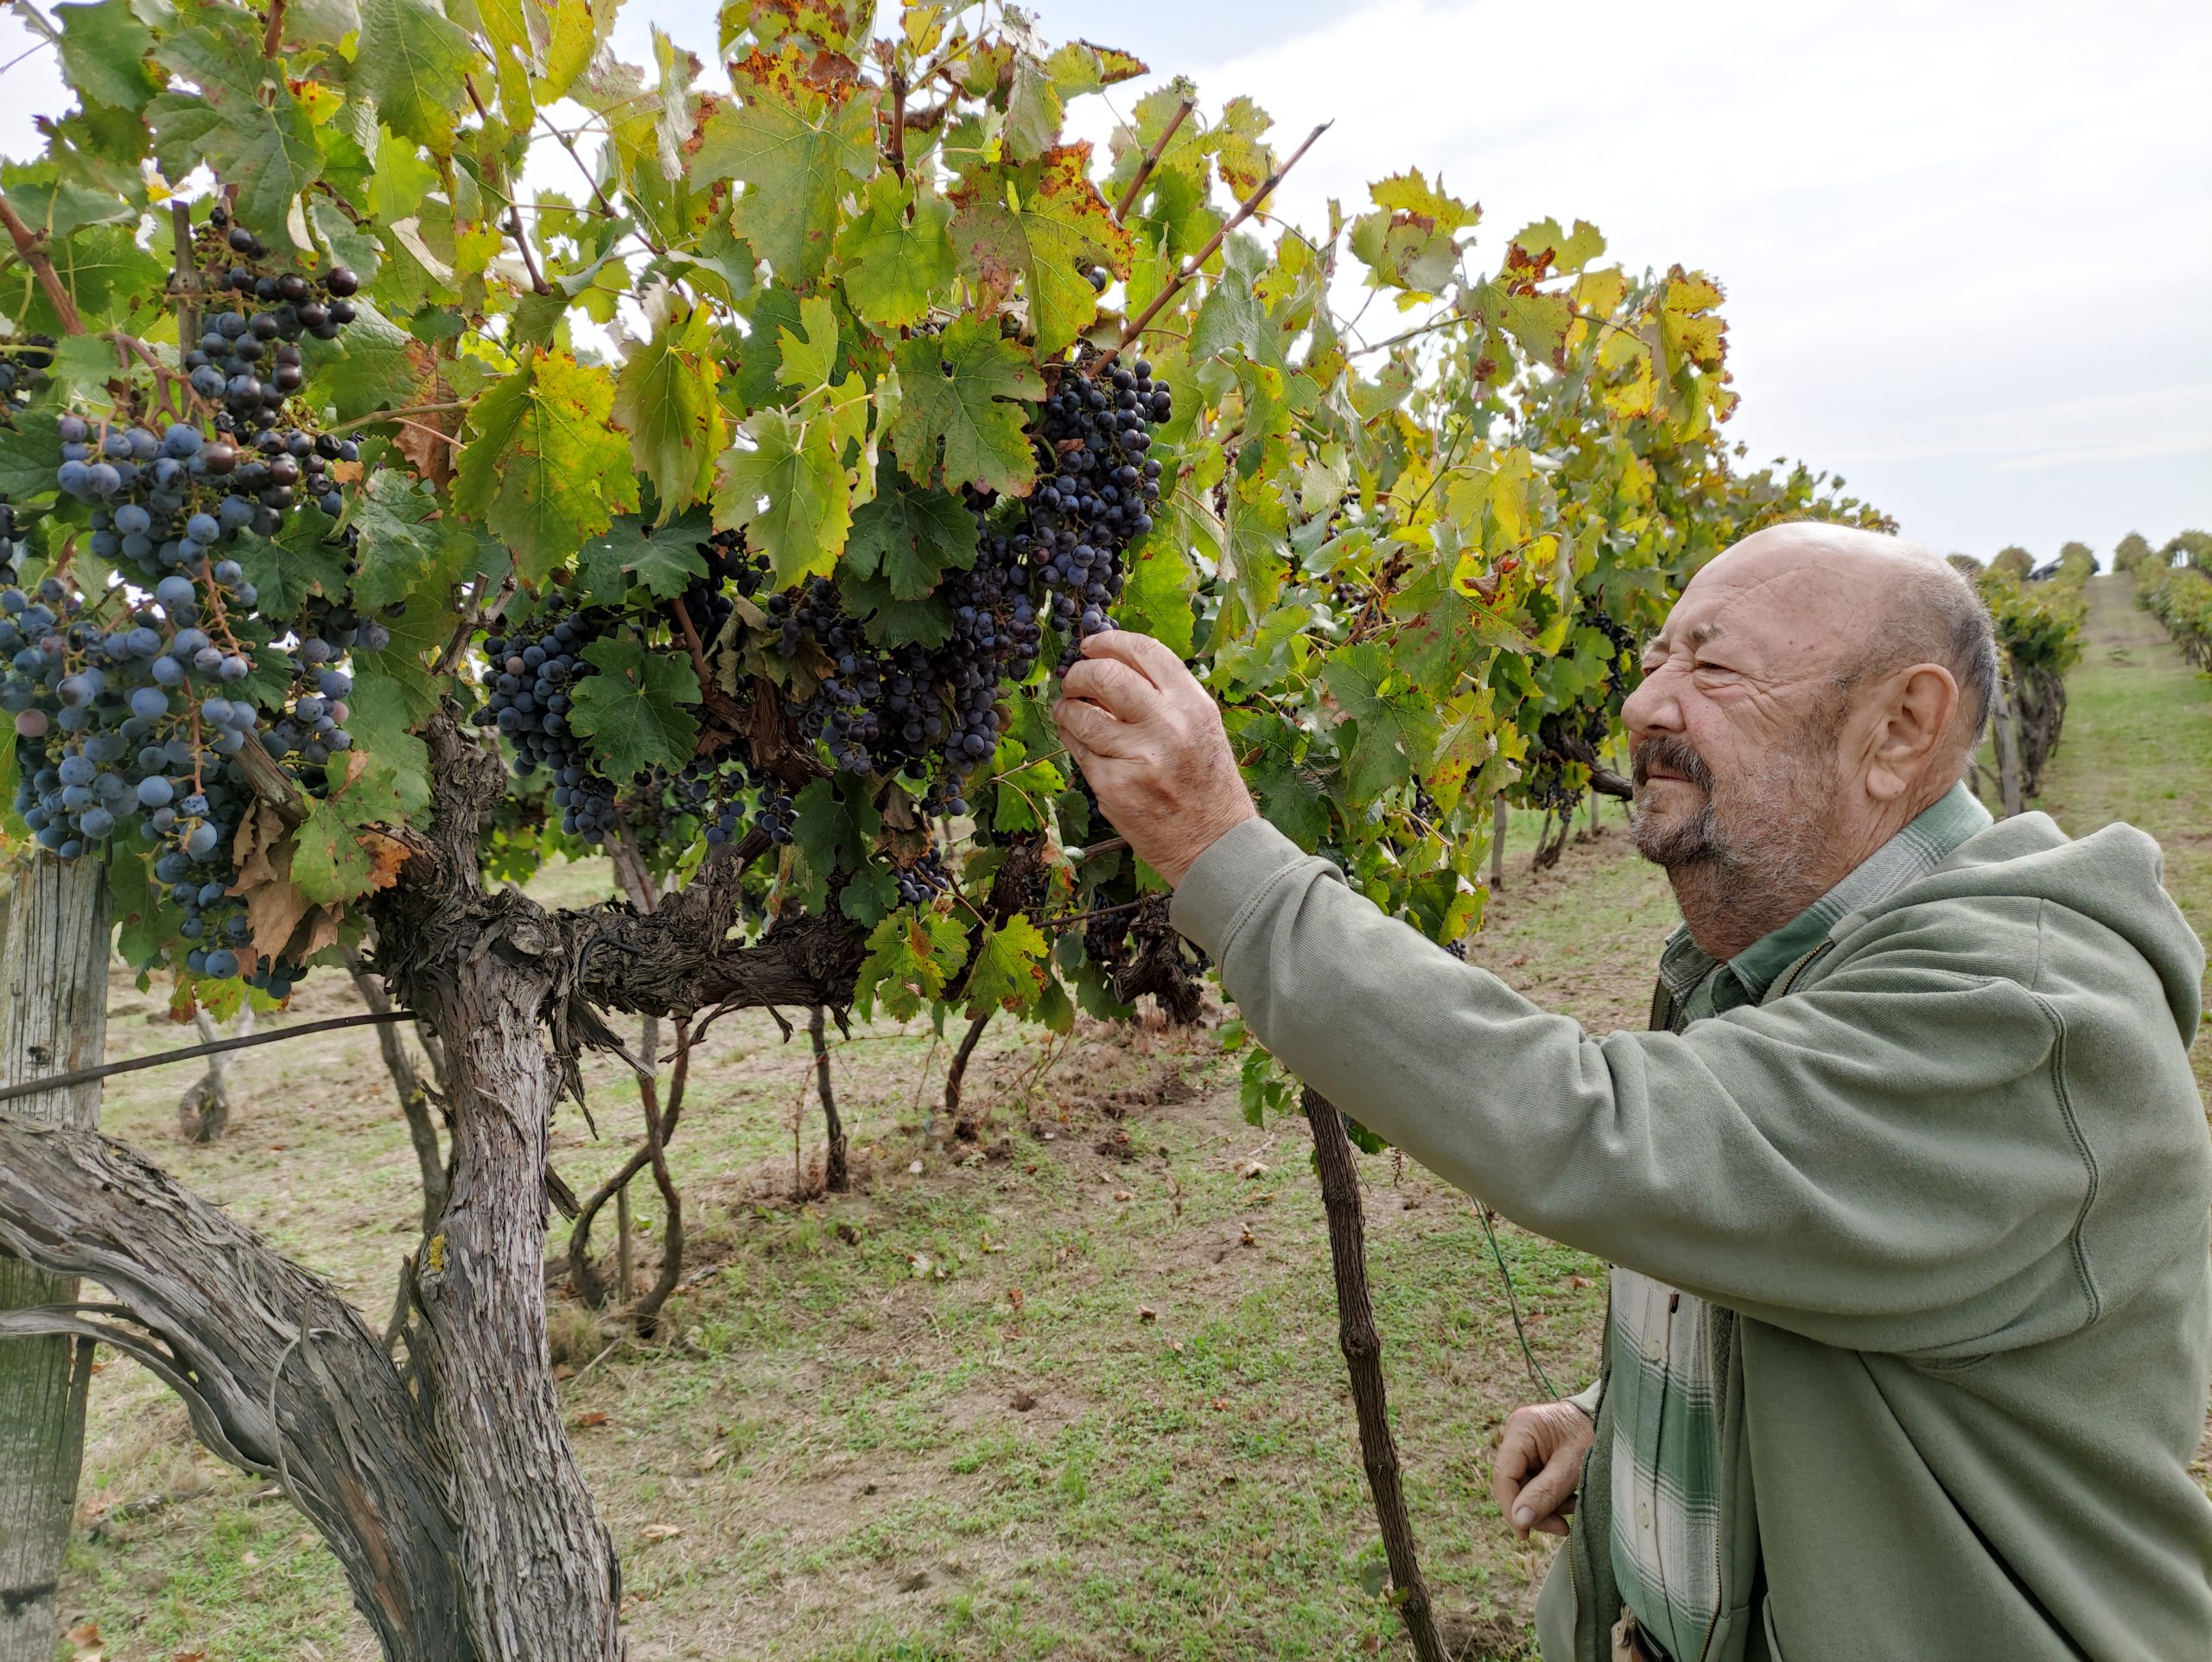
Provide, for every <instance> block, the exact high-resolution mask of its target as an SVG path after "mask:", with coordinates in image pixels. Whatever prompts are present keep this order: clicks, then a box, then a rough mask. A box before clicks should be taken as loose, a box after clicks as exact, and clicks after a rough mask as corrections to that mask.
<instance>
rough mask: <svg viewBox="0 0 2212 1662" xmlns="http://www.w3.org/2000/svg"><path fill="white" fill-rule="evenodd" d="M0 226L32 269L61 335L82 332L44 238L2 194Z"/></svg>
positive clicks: (81, 323)
mask: <svg viewBox="0 0 2212 1662" xmlns="http://www.w3.org/2000/svg"><path fill="white" fill-rule="evenodd" d="M0 225H5V226H7V227H8V235H9V236H10V238H11V239H13V240H14V242H15V245H16V253H17V254H19V255H21V256H22V261H23V264H26V265H28V266H29V267H30V268H31V275H32V276H34V277H36V278H37V279H38V286H39V287H40V288H41V289H43V290H46V297H47V299H48V301H49V302H52V303H53V306H54V315H55V316H56V317H58V318H59V319H60V321H61V332H62V333H63V334H83V333H84V332H85V319H84V316H83V315H82V314H81V313H79V311H78V309H77V302H76V301H75V300H74V299H73V298H72V297H71V296H70V293H69V290H67V288H65V287H63V286H62V282H61V278H60V274H59V273H57V272H56V271H54V262H53V261H52V260H51V259H49V258H47V252H46V239H45V238H44V237H42V236H41V235H40V234H39V233H38V232H35V231H33V230H32V229H31V228H30V226H27V225H25V224H24V223H23V220H22V215H21V214H19V213H16V207H15V204H14V203H12V202H10V201H9V200H8V199H7V198H6V197H5V196H0Z"/></svg>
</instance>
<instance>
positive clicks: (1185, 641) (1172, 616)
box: [1115, 526, 1198, 658]
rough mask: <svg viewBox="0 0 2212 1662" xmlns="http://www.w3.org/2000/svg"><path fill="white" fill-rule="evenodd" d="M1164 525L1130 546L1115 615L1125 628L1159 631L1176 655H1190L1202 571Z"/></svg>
mask: <svg viewBox="0 0 2212 1662" xmlns="http://www.w3.org/2000/svg"><path fill="white" fill-rule="evenodd" d="M1160 529H1161V528H1160V527H1157V526H1155V527H1154V529H1153V530H1152V531H1149V532H1146V533H1145V534H1144V536H1143V537H1142V538H1139V539H1138V541H1137V544H1136V545H1135V547H1133V548H1132V549H1130V551H1129V569H1128V578H1127V580H1126V582H1125V583H1124V584H1123V586H1122V601H1121V605H1120V606H1119V608H1117V609H1116V613H1115V617H1116V621H1118V622H1119V623H1120V624H1121V625H1122V627H1123V628H1125V629H1135V630H1139V631H1141V633H1143V634H1148V635H1152V636H1154V637H1156V638H1157V639H1158V640H1160V641H1161V642H1163V643H1164V644H1165V645H1166V646H1167V647H1168V648H1169V649H1170V650H1171V651H1173V653H1174V654H1175V655H1176V657H1178V658H1188V657H1189V656H1190V655H1191V643H1192V635H1193V634H1194V632H1195V630H1196V627H1197V618H1196V617H1195V616H1194V615H1193V614H1192V609H1191V597H1192V595H1195V594H1196V593H1197V592H1198V573H1197V572H1196V571H1195V570H1192V565H1191V559H1190V556H1189V555H1188V554H1187V553H1185V551H1184V550H1183V548H1182V547H1181V546H1180V545H1179V544H1177V543H1176V542H1175V541H1174V539H1173V538H1172V537H1167V536H1163V535H1161V534H1160Z"/></svg>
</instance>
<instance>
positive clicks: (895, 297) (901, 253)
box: [837, 173, 958, 329]
mask: <svg viewBox="0 0 2212 1662" xmlns="http://www.w3.org/2000/svg"><path fill="white" fill-rule="evenodd" d="M910 208H911V209H912V218H911V219H909V218H908V210H909V209H910ZM951 223H952V204H951V203H950V202H948V201H945V200H944V198H943V197H942V196H937V195H931V194H919V195H918V194H916V192H915V189H914V187H913V185H912V183H911V182H901V181H900V180H899V176H898V175H896V174H892V173H881V174H878V175H876V176H875V177H874V179H873V180H871V181H869V182H868V202H867V206H866V207H865V208H863V209H862V211H861V213H860V214H859V215H858V216H857V217H856V218H855V219H854V220H851V221H849V223H848V224H847V225H846V226H845V228H844V229H843V230H842V231H841V232H838V233H837V262H838V265H839V268H840V269H839V271H838V276H839V277H840V278H841V279H842V281H843V283H844V285H845V297H846V298H847V299H848V300H849V301H850V302H852V306H853V310H854V311H855V312H856V313H858V314H859V315H860V316H861V317H862V318H864V319H865V320H867V321H868V322H870V323H874V324H876V325H878V326H879V327H880V328H890V329H899V328H906V327H907V326H908V325H910V324H913V323H918V322H921V321H922V319H923V318H924V317H925V316H927V315H929V309H930V302H931V298H932V297H933V296H937V295H938V294H941V293H942V292H944V290H945V288H946V286H947V285H948V284H950V283H951V281H952V278H953V276H954V273H955V272H956V271H957V269H958V268H957V264H956V262H955V260H954V258H953V253H952V239H951V238H950V236H949V235H948V234H946V230H945V227H946V226H949V225H950V224H951Z"/></svg>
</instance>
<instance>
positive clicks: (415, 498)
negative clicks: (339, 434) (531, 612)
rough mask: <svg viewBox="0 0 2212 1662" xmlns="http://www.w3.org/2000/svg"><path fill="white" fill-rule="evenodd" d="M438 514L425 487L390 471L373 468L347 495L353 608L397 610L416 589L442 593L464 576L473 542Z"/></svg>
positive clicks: (435, 502)
mask: <svg viewBox="0 0 2212 1662" xmlns="http://www.w3.org/2000/svg"><path fill="white" fill-rule="evenodd" d="M438 513H439V506H438V500H437V494H436V492H435V491H434V490H433V489H432V488H431V487H430V486H429V483H428V482H427V481H418V480H416V479H414V478H413V477H411V476H410V475H409V474H404V473H402V472H401V471H399V470H398V469H397V468H378V469H377V471H376V472H374V473H372V474H370V475H369V477H368V480H367V482H366V484H365V486H364V487H363V488H361V489H360V490H358V491H356V492H354V493H353V498H352V515H353V517H352V520H351V523H352V525H353V529H354V530H355V531H356V532H359V541H358V543H357V544H356V548H355V568H354V572H353V603H354V604H355V605H356V606H358V607H359V608H361V609H362V610H364V611H376V610H378V609H380V608H383V607H386V606H397V605H398V604H399V603H400V602H402V601H404V600H405V599H406V598H407V597H408V595H410V594H412V593H414V592H415V591H416V589H435V590H436V591H438V592H440V593H444V592H446V591H448V590H449V589H451V588H452V587H453V585H454V583H458V582H460V581H461V578H462V577H463V576H467V572H468V569H469V566H470V565H471V564H472V563H473V562H474V558H475V555H476V539H475V538H473V537H471V536H470V535H469V534H468V533H467V532H465V531H463V530H462V529H461V527H460V526H458V525H455V524H454V523H453V522H452V521H451V520H449V519H440V518H439V517H438ZM276 615H279V616H281V615H283V614H281V613H279V614H276Z"/></svg>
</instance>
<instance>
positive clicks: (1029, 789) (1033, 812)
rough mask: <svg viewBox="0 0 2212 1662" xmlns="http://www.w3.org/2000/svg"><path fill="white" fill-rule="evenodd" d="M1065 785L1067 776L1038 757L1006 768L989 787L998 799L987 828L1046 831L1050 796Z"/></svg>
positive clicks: (1050, 814) (1049, 810)
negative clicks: (1000, 776) (995, 782)
mask: <svg viewBox="0 0 2212 1662" xmlns="http://www.w3.org/2000/svg"><path fill="white" fill-rule="evenodd" d="M1067 786H1068V781H1067V775H1066V774H1063V773H1061V772H1060V770H1059V769H1058V767H1054V766H1053V765H1052V763H1051V762H1049V761H1045V760H1044V759H1043V758H1041V757H1040V758H1039V759H1038V760H1037V761H1031V762H1026V763H1024V764H1023V765H1022V766H1020V767H1014V768H1010V769H1007V770H1006V772H1005V774H1004V776H1003V777H1002V778H1001V779H1000V780H999V781H998V783H997V784H996V785H995V786H993V787H992V788H993V789H994V790H995V792H996V793H997V796H998V802H997V804H996V806H995V807H994V808H993V809H992V812H991V829H992V830H994V831H1044V830H1046V828H1047V827H1048V826H1050V825H1051V824H1052V799H1053V798H1055V797H1057V796H1058V794H1059V793H1061V792H1062V791H1065V789H1067Z"/></svg>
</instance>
